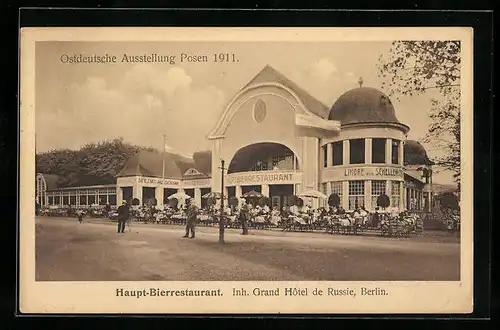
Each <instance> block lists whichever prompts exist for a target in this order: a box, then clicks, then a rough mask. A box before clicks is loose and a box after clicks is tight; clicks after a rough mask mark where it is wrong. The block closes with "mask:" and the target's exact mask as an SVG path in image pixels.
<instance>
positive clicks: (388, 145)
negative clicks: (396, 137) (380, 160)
mask: <svg viewBox="0 0 500 330" xmlns="http://www.w3.org/2000/svg"><path fill="white" fill-rule="evenodd" d="M385 163H386V164H392V139H387V140H385Z"/></svg>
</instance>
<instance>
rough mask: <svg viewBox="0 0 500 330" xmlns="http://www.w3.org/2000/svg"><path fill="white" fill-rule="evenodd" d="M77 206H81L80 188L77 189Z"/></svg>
mask: <svg viewBox="0 0 500 330" xmlns="http://www.w3.org/2000/svg"><path fill="white" fill-rule="evenodd" d="M76 207H77V208H79V207H80V190H77V191H76Z"/></svg>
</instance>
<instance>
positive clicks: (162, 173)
mask: <svg viewBox="0 0 500 330" xmlns="http://www.w3.org/2000/svg"><path fill="white" fill-rule="evenodd" d="M165 148H166V136H165V134H163V153H162V167H161V178H162V179H165Z"/></svg>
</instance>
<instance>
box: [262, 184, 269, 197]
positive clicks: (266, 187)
mask: <svg viewBox="0 0 500 330" xmlns="http://www.w3.org/2000/svg"><path fill="white" fill-rule="evenodd" d="M262 195H264V196H267V197H269V185H268V184H263V185H262Z"/></svg>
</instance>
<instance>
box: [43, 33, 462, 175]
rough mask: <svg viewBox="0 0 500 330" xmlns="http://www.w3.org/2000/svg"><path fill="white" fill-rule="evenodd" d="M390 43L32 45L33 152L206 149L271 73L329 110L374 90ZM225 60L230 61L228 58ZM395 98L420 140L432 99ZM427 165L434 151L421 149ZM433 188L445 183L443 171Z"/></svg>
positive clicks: (411, 135) (412, 136)
mask: <svg viewBox="0 0 500 330" xmlns="http://www.w3.org/2000/svg"><path fill="white" fill-rule="evenodd" d="M390 46H391V44H390V43H389V42H330V43H327V42H321V43H316V42H307V43H306V42H281V43H277V42H273V43H271V42H230V43H229V42H226V43H223V42H189V43H187V42H53V41H51V42H37V44H36V72H35V77H36V78H35V81H36V86H35V88H36V91H35V103H36V104H35V112H36V119H35V120H36V143H37V152H44V151H49V150H55V149H63V148H69V149H78V148H80V147H82V146H83V145H85V144H86V143H90V142H98V141H102V140H109V139H114V138H117V137H123V139H124V140H125V141H126V142H130V143H133V144H137V145H142V146H151V147H154V148H157V149H159V150H161V149H162V148H163V135H165V136H166V139H167V145H168V146H169V148H171V149H172V150H175V151H178V152H181V153H184V154H191V153H193V152H195V151H200V150H209V149H210V148H211V145H210V141H209V140H207V139H206V136H207V134H208V133H209V132H210V130H211V129H212V128H213V127H214V125H215V124H216V121H217V120H218V118H219V116H220V114H221V113H222V111H223V110H224V107H225V105H226V104H227V103H228V102H229V100H230V99H231V98H232V97H233V96H234V94H236V93H237V92H238V90H240V89H241V88H242V87H243V86H245V85H246V84H247V83H248V82H249V81H250V80H251V79H252V78H253V77H254V76H255V75H256V74H257V73H258V72H259V71H260V70H262V69H263V68H264V67H265V66H266V65H270V66H272V67H273V68H275V69H276V70H278V71H280V72H281V73H283V74H284V75H285V76H287V77H288V78H289V79H291V80H292V81H294V82H295V83H296V84H298V85H299V86H301V87H302V88H303V89H305V90H306V91H308V92H309V93H310V94H311V95H312V96H314V97H316V98H317V99H318V100H320V101H321V102H323V103H324V104H325V105H326V106H328V107H331V106H332V105H333V103H334V102H335V100H336V99H337V98H338V97H339V96H341V95H342V94H343V93H344V92H347V91H348V90H350V89H353V88H356V87H359V85H358V80H359V78H360V77H362V79H363V81H364V83H363V86H365V87H374V88H378V89H381V83H382V81H381V79H380V78H379V77H378V74H377V73H378V72H377V62H378V59H379V57H380V55H382V54H387V53H388V51H389V49H390ZM152 53H156V54H159V55H169V56H173V55H175V56H176V61H175V63H173V64H170V63H123V62H121V60H122V58H123V54H127V55H134V56H135V55H144V54H146V55H148V54H152ZM182 53H185V54H189V55H206V56H208V57H209V58H210V59H211V58H212V57H213V56H214V55H213V54H219V53H228V54H234V58H235V59H236V60H237V61H236V62H229V63H213V62H209V63H199V62H198V63H187V62H181V61H180V56H181V54H182ZM74 54H76V55H79V54H83V55H94V54H97V55H105V54H108V55H109V56H112V55H115V56H116V57H117V63H107V64H102V63H100V64H87V63H85V64H82V63H80V64H69V63H62V61H61V56H65V55H68V56H72V55H74ZM230 57H231V58H232V55H230ZM432 97H435V95H432V94H429V93H426V94H423V95H420V96H412V97H402V98H401V99H400V100H399V101H398V100H395V99H393V100H392V102H393V105H394V107H395V110H396V116H397V118H398V119H399V121H400V122H402V123H404V124H407V125H408V126H410V132H409V134H408V138H409V139H414V140H420V139H421V138H422V137H423V136H424V134H425V133H426V131H427V128H428V126H429V124H430V119H429V115H428V111H429V109H430V102H431V98H432ZM424 146H425V147H426V149H427V151H428V154H429V156H430V157H432V156H433V155H436V153H439V151H438V150H433V149H432V146H430V145H425V144H424ZM434 181H435V182H438V183H452V176H451V173H449V172H447V171H441V172H439V173H437V174H436V175H435V178H434Z"/></svg>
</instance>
